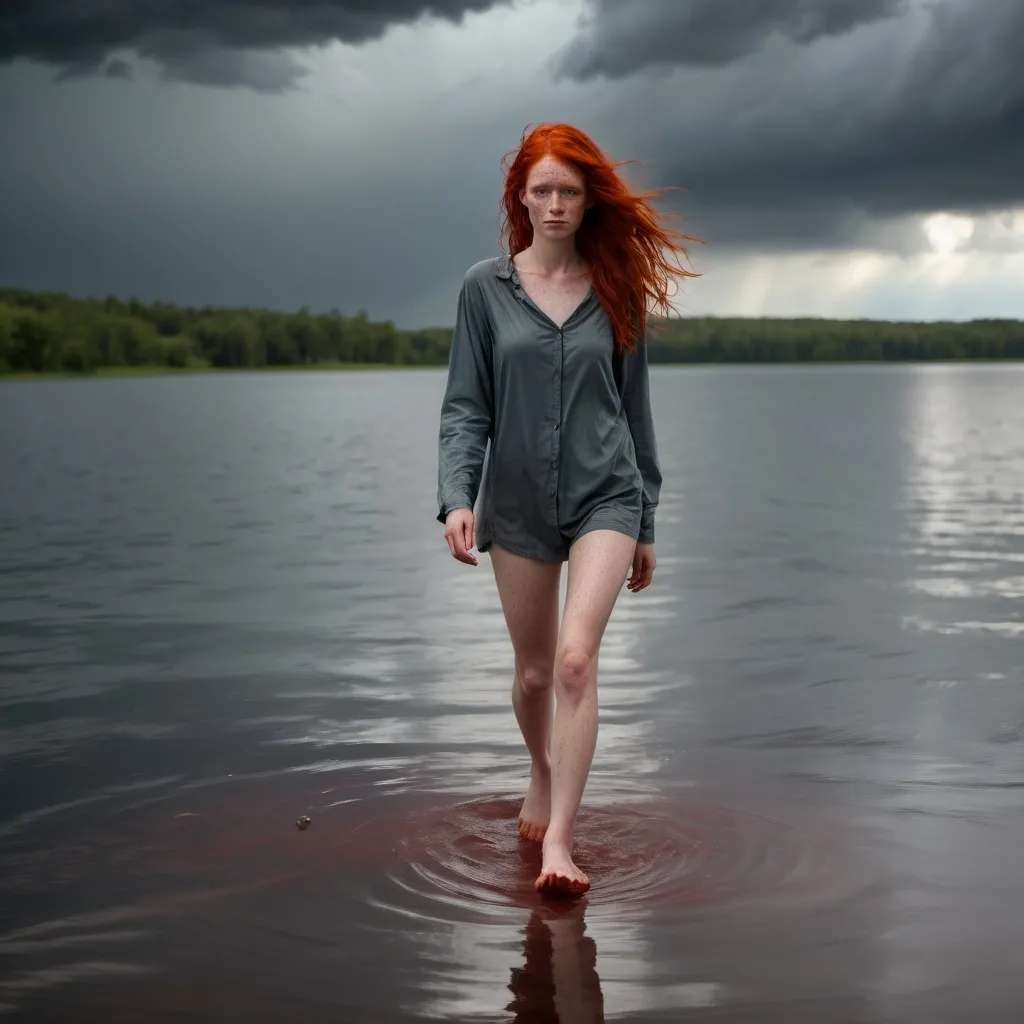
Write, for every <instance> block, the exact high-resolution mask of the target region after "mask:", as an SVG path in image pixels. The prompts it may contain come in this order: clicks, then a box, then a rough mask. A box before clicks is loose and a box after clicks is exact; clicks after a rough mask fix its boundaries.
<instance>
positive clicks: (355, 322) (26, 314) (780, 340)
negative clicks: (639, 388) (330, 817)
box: [0, 288, 1024, 375]
mask: <svg viewBox="0 0 1024 1024" xmlns="http://www.w3.org/2000/svg"><path fill="white" fill-rule="evenodd" d="M647 340H648V346H649V349H648V351H649V355H650V360H651V362H652V363H793V362H799V363H809V362H879V361H883V362H898V361H902V362H921V361H957V360H969V359H988V360H996V359H1024V321H1021V320H996V319H986V320H972V321H968V322H953V321H945V322H891V321H884V320H827V319H815V318H800V319H775V318H743V317H721V318H719V317H693V318H681V319H671V320H660V321H656V322H654V323H653V324H652V326H651V329H650V330H649V332H648V338H647ZM450 342H451V328H450V327H431V328H425V329H423V330H402V329H400V328H397V327H395V325H394V324H393V323H391V322H389V321H384V322H376V321H371V320H370V319H369V318H368V317H367V315H366V314H365V313H364V312H360V313H357V314H355V315H354V316H344V315H342V314H341V313H339V312H338V311H336V310H332V311H330V312H329V313H311V312H310V311H309V310H308V309H305V308H303V309H301V310H299V311H298V312H295V313H284V312H278V311H274V310H268V309H254V308H223V307H212V306H204V307H201V308H191V307H187V306H179V305H174V304H171V303H163V302H153V303H148V304H147V303H142V302H139V301H137V300H135V299H130V300H128V301H122V300H120V299H116V298H107V299H77V298H73V297H71V296H68V295H66V294H63V293H61V292H41V291H31V290H27V289H18V288H0V375H10V374H38V373H80V374H87V373H93V372H111V371H113V372H118V371H122V372H132V371H133V370H144V369H153V370H156V369H164V370H168V371H171V370H203V369H260V368H275V367H280V368H287V367H308V368H311V369H313V368H317V367H323V368H329V367H336V368H343V367H346V366H352V367H356V366H368V365H372V366H406V367H415V366H445V365H447V362H448V351H449V345H450Z"/></svg>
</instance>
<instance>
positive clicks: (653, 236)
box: [501, 123, 700, 352]
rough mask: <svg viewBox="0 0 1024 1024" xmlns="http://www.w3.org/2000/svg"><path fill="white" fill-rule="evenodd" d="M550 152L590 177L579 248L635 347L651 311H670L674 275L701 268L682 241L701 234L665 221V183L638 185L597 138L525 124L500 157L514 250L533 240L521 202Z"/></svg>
mask: <svg viewBox="0 0 1024 1024" xmlns="http://www.w3.org/2000/svg"><path fill="white" fill-rule="evenodd" d="M548 154H550V155H551V156H553V157H555V158H556V159H558V160H561V161H562V162H564V163H566V164H569V165H570V166H571V167H574V168H576V169H577V170H578V171H579V172H580V173H581V174H582V175H583V177H584V178H585V179H586V183H587V185H586V187H587V201H588V202H590V203H593V206H591V207H590V208H589V209H588V210H587V212H586V213H585V214H584V216H583V223H582V224H581V225H580V227H579V230H578V231H577V232H576V249H577V251H578V252H579V254H580V255H581V256H582V257H583V258H584V259H585V260H586V261H587V264H588V265H589V266H590V279H591V283H592V285H593V287H594V292H595V293H596V294H597V297H598V299H599V300H600V302H601V304H602V305H603V306H604V308H605V310H606V311H607V313H608V317H609V319H610V320H611V323H612V330H613V332H614V335H615V342H616V344H617V345H618V346H620V347H621V348H624V349H626V350H627V351H630V352H632V351H633V350H634V349H635V348H636V345H637V342H638V340H639V339H641V338H643V337H644V335H645V333H646V330H647V318H648V314H649V313H651V312H660V313H661V314H662V315H664V316H667V315H668V314H669V311H670V310H671V308H672V307H671V303H670V301H669V286H670V283H671V282H672V280H673V278H675V277H698V276H700V275H698V274H696V273H694V272H693V271H692V270H688V269H687V268H686V267H684V266H683V261H684V260H686V261H689V254H688V253H687V250H686V248H685V245H684V243H685V242H697V241H699V239H697V238H693V237H691V236H690V235H685V234H682V233H681V232H678V231H673V230H671V229H669V228H667V227H665V226H664V225H663V223H662V221H663V220H664V219H666V217H667V216H678V215H666V214H661V213H659V212H658V211H657V210H655V209H654V207H653V206H652V205H651V200H652V199H656V198H659V197H660V195H661V192H662V191H664V190H657V191H652V192H642V193H636V192H633V191H631V190H630V189H629V188H628V187H627V185H626V183H625V182H624V181H623V180H622V178H621V177H620V176H619V175H618V173H617V171H618V168H619V167H623V166H625V165H626V164H627V163H630V162H631V161H625V160H624V161H620V162H618V163H613V162H612V161H610V160H609V159H608V158H607V157H606V156H605V155H604V154H603V153H602V152H601V150H600V149H599V148H598V147H597V145H596V144H595V143H594V141H593V140H592V139H591V138H590V137H589V136H588V135H587V134H586V133H585V132H582V131H580V129H579V128H576V127H574V126H573V125H571V124H562V123H560V124H547V123H546V124H539V125H536V126H534V127H532V128H531V127H530V126H527V128H526V129H525V130H524V132H523V137H522V141H521V142H520V144H519V146H518V147H517V148H516V149H514V150H512V151H511V152H509V153H507V154H506V155H505V157H504V159H503V160H502V170H503V171H504V172H505V190H504V194H503V195H502V198H501V236H502V243H503V244H505V245H507V249H508V253H509V255H510V256H515V255H516V253H519V252H522V251H523V250H524V249H526V248H527V247H528V246H529V245H530V243H531V242H532V241H533V226H532V225H531V224H530V215H529V213H528V211H527V209H526V207H525V206H523V204H522V203H521V202H520V199H519V193H520V190H521V189H524V188H526V179H527V176H528V175H529V173H530V169H531V168H532V167H533V165H534V164H535V163H537V161H538V160H540V159H541V158H542V157H544V156H546V155H548Z"/></svg>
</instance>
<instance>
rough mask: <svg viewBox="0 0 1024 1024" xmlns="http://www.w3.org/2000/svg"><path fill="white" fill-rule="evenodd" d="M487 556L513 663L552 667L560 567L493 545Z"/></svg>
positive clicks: (559, 563)
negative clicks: (510, 645)
mask: <svg viewBox="0 0 1024 1024" xmlns="http://www.w3.org/2000/svg"><path fill="white" fill-rule="evenodd" d="M489 553H490V556H491V566H492V568H493V569H494V580H495V582H496V583H497V585H498V597H499V599H500V600H501V610H502V611H503V612H504V614H505V623H506V625H507V626H508V632H509V637H510V638H511V640H512V647H513V649H514V650H515V653H516V661H517V662H526V663H528V664H532V665H534V664H544V665H549V664H552V663H553V662H554V660H555V645H556V643H557V642H558V584H559V580H560V578H561V572H562V563H561V562H543V561H540V560H538V559H535V558H524V557H523V556H522V555H516V554H513V553H512V552H511V551H508V550H507V549H505V548H503V547H501V546H500V545H499V544H497V543H495V544H492V545H491V548H490V552H489Z"/></svg>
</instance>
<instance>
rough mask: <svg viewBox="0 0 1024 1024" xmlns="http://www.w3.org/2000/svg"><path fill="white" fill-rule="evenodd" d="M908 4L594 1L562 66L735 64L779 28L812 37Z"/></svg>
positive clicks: (616, 73) (585, 69)
mask: <svg viewBox="0 0 1024 1024" xmlns="http://www.w3.org/2000/svg"><path fill="white" fill-rule="evenodd" d="M904 7H905V0H630V2H629V3H623V2H622V0H590V17H589V18H588V19H587V21H586V24H585V26H584V28H583V31H582V32H581V34H580V36H579V37H578V38H577V39H576V40H575V41H574V42H573V43H572V44H571V45H570V46H569V47H567V49H566V50H565V52H564V54H563V63H562V71H563V72H564V73H565V74H566V75H568V76H569V77H572V78H577V79H585V78H591V77H594V76H596V75H604V76H606V77H608V78H619V77H622V76H623V75H628V74H631V73H632V72H634V71H637V70H639V69H641V68H647V67H652V66H655V65H659V64H662V65H672V64H695V65H708V64H728V63H729V62H731V61H733V60H736V59H737V58H739V57H743V56H746V55H747V54H749V53H753V52H755V51H756V50H758V49H760V48H761V46H762V45H763V44H764V43H765V41H766V40H767V39H768V38H769V37H770V36H772V35H774V34H779V35H783V36H786V37H788V38H790V39H792V40H793V41H794V42H798V43H810V42H813V41H814V40H815V39H819V38H821V37H823V36H836V35H841V34H842V33H844V32H848V31H849V30H850V29H852V28H855V27H856V26H857V25H862V24H865V23H868V22H872V21H877V20H878V19H880V18H888V17H892V16H893V15H895V14H898V13H899V12H901V11H902V10H903V9H904Z"/></svg>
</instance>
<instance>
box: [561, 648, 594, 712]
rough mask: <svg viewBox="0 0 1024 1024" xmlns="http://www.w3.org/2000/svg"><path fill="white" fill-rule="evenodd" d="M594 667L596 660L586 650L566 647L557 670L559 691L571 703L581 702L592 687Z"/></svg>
mask: <svg viewBox="0 0 1024 1024" xmlns="http://www.w3.org/2000/svg"><path fill="white" fill-rule="evenodd" d="M593 667H594V659H593V657H592V656H591V655H590V653H589V652H588V651H586V650H585V649H584V648H582V647H575V646H573V647H566V648H565V649H564V650H563V651H562V652H561V654H560V655H559V657H558V662H557V665H556V668H555V675H556V677H557V679H558V686H559V691H560V692H561V693H562V694H564V695H565V696H566V697H568V698H569V700H571V701H578V700H580V698H582V696H583V694H584V693H586V691H587V687H588V686H589V685H590V679H591V675H592V674H593Z"/></svg>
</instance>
